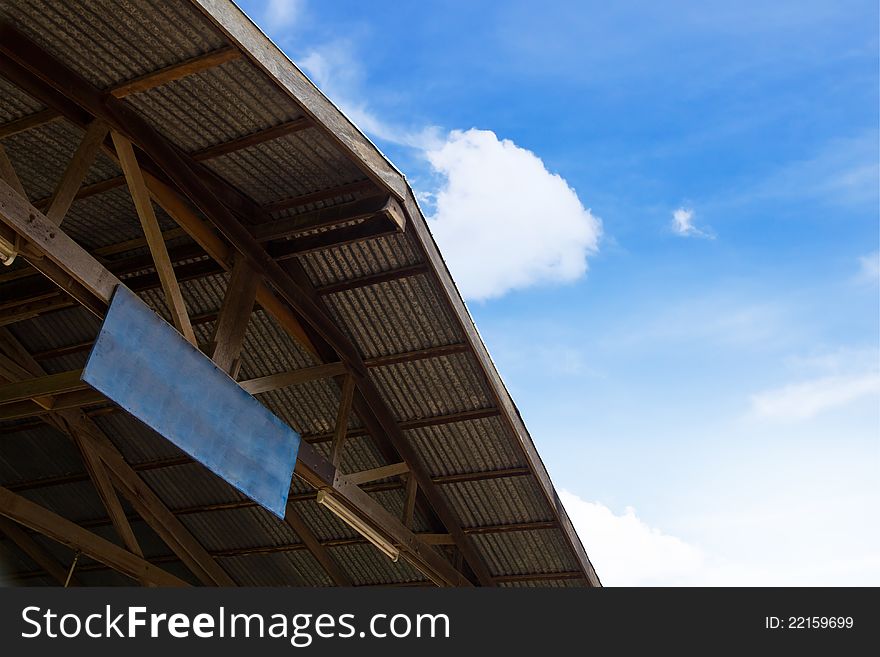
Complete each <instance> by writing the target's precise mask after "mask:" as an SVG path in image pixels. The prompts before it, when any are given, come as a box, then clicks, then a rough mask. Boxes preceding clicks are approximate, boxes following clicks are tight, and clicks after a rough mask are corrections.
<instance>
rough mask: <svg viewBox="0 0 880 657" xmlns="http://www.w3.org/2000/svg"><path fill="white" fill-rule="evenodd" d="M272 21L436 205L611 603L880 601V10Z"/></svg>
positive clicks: (295, 16)
mask: <svg viewBox="0 0 880 657" xmlns="http://www.w3.org/2000/svg"><path fill="white" fill-rule="evenodd" d="M242 7H243V8H244V9H245V11H246V12H247V13H248V14H249V15H250V16H251V17H252V18H253V19H254V20H255V21H256V22H257V23H258V24H259V25H260V26H261V27H262V28H263V29H264V30H265V31H266V32H267V34H268V35H269V36H270V37H271V38H272V39H273V40H274V41H275V42H276V43H278V44H279V46H280V47H281V48H282V49H283V50H284V51H285V52H286V53H287V54H288V55H289V56H290V57H291V58H292V59H293V60H294V61H295V62H296V63H297V64H298V65H300V66H301V67H302V68H303V69H304V70H305V71H306V73H307V74H309V76H310V77H311V78H312V79H313V80H314V81H315V82H316V83H317V84H318V85H319V87H321V88H322V90H324V91H325V93H327V95H328V96H329V97H330V98H331V99H332V100H333V101H334V102H336V103H337V104H338V105H339V106H340V107H341V108H342V109H343V110H344V111H345V112H346V113H347V114H348V115H349V116H350V117H351V118H352V119H353V120H354V121H355V123H356V124H357V125H358V126H359V127H361V128H362V129H363V130H364V131H365V132H366V133H367V134H368V135H369V136H370V137H371V138H372V139H373V140H374V141H375V143H376V144H377V145H378V146H379V147H380V148H381V149H382V150H383V152H385V153H386V154H387V155H388V156H389V158H390V159H391V160H392V161H393V162H394V163H395V164H396V165H397V166H398V167H399V168H400V169H401V170H402V171H403V172H404V173H405V174H406V175H407V177H408V178H409V180H410V181H411V183H412V185H413V187H414V188H415V189H416V191H417V193H418V195H419V197H420V200H421V202H422V205H423V209H424V210H425V213H426V215H427V216H428V217H429V223H430V225H431V227H432V231H433V232H434V234H435V236H436V238H437V240H438V243H439V244H440V247H441V251H442V252H443V253H444V256H445V257H446V258H447V261H448V263H449V265H450V268H451V269H452V272H453V276H454V277H455V279H456V281H457V283H458V284H459V286H460V289H461V290H462V292H463V293H464V294H465V296H466V298H467V300H468V306H469V308H470V310H471V312H472V314H473V316H474V318H475V320H476V322H477V326H478V327H479V329H480V332H481V333H482V335H483V337H484V339H485V341H486V342H487V344H488V346H489V349H490V352H491V353H492V355H493V357H494V358H495V360H496V363H497V365H498V367H499V370H500V371H501V373H502V376H503V377H504V379H505V381H506V382H507V384H508V387H509V388H510V389H511V392H512V393H513V396H514V399H515V401H516V402H517V404H518V406H519V408H520V410H521V412H522V414H523V416H524V418H525V420H526V423H527V425H528V426H529V428H530V431H531V433H532V436H533V438H534V440H535V442H536V444H537V446H538V449H539V452H540V453H541V454H542V456H543V458H544V460H545V463H546V464H547V466H548V469H549V470H550V473H551V476H552V477H553V480H554V482H555V483H556V486H557V488H559V489H560V490H563V491H565V494H564V498H565V501H566V504H567V507H568V510H569V513H570V514H571V516H572V518H573V520H574V522H575V524H576V526H577V527H578V530H579V533H580V534H581V537H582V539H583V541H584V544H585V546H586V547H587V550H588V552H589V553H590V554H591V556H592V558H593V560H594V563H595V565H596V567H597V570H598V572H599V575H600V577H602V578H603V580H604V581H605V583H606V584H715V583H718V584H765V583H766V584H803V585H808V584H874V585H878V584H880V523H878V505H880V483H878V482H880V404H878V401H880V368H878V361H880V356H878V337H880V320H878V317H880V303H878V278H880V274H878V225H880V221H878V205H880V199H878V134H880V133H878V129H880V127H878V52H880V50H878V48H880V45H878V10H877V4H876V2H839V1H838V2H775V3H765V2H754V3H748V2H744V3H729V2H699V3H697V2H690V3H678V2H665V3H647V2H645V3H630V2H619V3H586V2H563V1H556V0H545V1H544V2H540V3H537V2H506V3H498V2H473V1H472V2H418V3H415V2H413V3H399V2H378V1H375V2H369V3H365V2H348V1H322V2H317V0H299V1H296V2H282V1H274V2H268V3H267V2H262V1H261V2H243V3H242ZM475 254H477V255H475Z"/></svg>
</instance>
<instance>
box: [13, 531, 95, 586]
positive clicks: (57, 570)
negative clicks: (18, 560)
mask: <svg viewBox="0 0 880 657" xmlns="http://www.w3.org/2000/svg"><path fill="white" fill-rule="evenodd" d="M0 532H2V533H3V534H5V535H6V537H7V538H8V539H9V540H10V541H12V542H13V543H15V544H16V545H17V546H18V547H19V549H20V550H21V551H22V552H24V553H25V554H26V555H27V556H29V557H30V558H31V560H32V561H33V562H34V563H36V564H37V565H38V566H39V567H40V568H42V569H43V570H45V571H46V572H47V573H48V574H49V575H50V576H51V577H52V579H54V580H55V581H56V582H58V583H59V584H61V586H64V584H65V583H67V584H68V585H69V586H70V585H73V586H79V581H78V580H77V578H76V577H75V576H74V577H71V578H70V581H69V582H68V581H67V569H66V568H65V567H64V566H62V565H61V564H60V563H58V561H57V560H56V559H55V557H53V556H52V555H51V554H49V553H48V552H47V551H46V550H45V549H44V548H43V546H42V545H40V544H39V543H37V542H36V541H35V540H34V539H33V538H32V537H31V535H30V534H28V533H27V532H26V531H25V530H24V529H22V528H21V527H20V526H19V525H18V524H17V523H14V522H12V521H11V520H10V519H9V518H6V517H5V516H0Z"/></svg>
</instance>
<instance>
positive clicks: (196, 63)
mask: <svg viewBox="0 0 880 657" xmlns="http://www.w3.org/2000/svg"><path fill="white" fill-rule="evenodd" d="M240 56H241V52H240V51H239V50H238V48H232V47H225V48H219V49H218V50H214V51H212V52H208V53H205V54H204V55H197V56H196V57H192V58H191V59H187V60H185V61H182V62H178V63H176V64H171V65H170V66H166V67H165V68H161V69H159V70H158V71H152V72H150V73H146V74H144V75H141V76H140V77H137V78H134V79H133V80H128V81H127V82H122V83H120V84H117V85H115V86H113V87H112V89H111V93H112V94H113V95H114V96H115V97H116V98H124V97H125V96H129V95H131V94H136V93H141V92H143V91H148V90H149V89H153V88H155V87H159V86H161V85H163V84H168V83H169V82H173V81H175V80H180V79H181V78H185V77H187V76H190V75H194V74H196V73H201V72H202V71H206V70H208V69H210V68H215V67H217V66H220V65H221V64H225V63H226V62H231V61H233V60H235V59H238V58H239V57H240Z"/></svg>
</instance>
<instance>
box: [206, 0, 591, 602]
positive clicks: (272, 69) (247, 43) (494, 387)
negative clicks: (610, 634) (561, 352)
mask: <svg viewBox="0 0 880 657" xmlns="http://www.w3.org/2000/svg"><path fill="white" fill-rule="evenodd" d="M190 1H191V2H192V3H193V4H194V5H195V6H197V7H199V8H200V9H201V11H202V12H203V13H204V14H205V15H206V16H207V17H208V18H209V19H211V20H212V21H214V23H215V24H216V25H217V26H218V27H220V28H221V29H222V30H223V31H224V33H225V34H226V35H227V37H228V38H229V39H230V40H231V41H232V42H233V43H235V44H237V45H238V46H239V47H241V48H242V49H243V51H244V52H245V54H246V56H247V57H248V58H250V59H251V61H253V62H254V63H255V64H256V65H257V66H259V67H260V68H262V69H263V70H264V71H265V72H266V74H267V75H268V76H269V77H270V78H271V79H273V80H274V81H275V82H276V84H277V85H278V87H279V88H280V89H282V90H283V91H285V92H286V93H287V94H288V95H289V96H290V97H291V98H292V99H293V100H295V101H296V102H297V103H298V104H299V105H300V106H302V107H303V108H304V109H305V111H306V112H307V113H308V114H309V116H311V117H312V118H313V120H314V121H315V124H316V128H317V129H319V130H323V131H324V133H325V134H326V136H327V137H328V138H330V139H331V140H333V141H334V142H335V143H337V144H338V145H339V146H340V147H342V148H343V149H344V151H345V152H346V153H348V154H349V155H350V157H351V159H352V160H353V161H354V162H355V163H356V164H357V165H358V166H360V167H361V168H362V170H364V172H365V174H366V175H368V176H369V177H370V178H371V179H372V180H374V181H376V182H377V183H378V186H379V187H381V188H387V189H389V190H390V191H392V192H393V193H394V194H395V195H396V196H397V197H398V199H401V200H402V201H403V204H404V209H405V212H406V215H407V216H408V218H409V226H411V227H412V234H414V236H415V240H416V242H417V243H418V245H419V247H420V249H421V250H422V251H423V253H424V254H425V255H426V257H427V258H428V260H429V262H430V264H431V268H432V269H433V270H434V271H435V272H436V276H437V279H438V282H439V284H440V288H441V293H442V295H443V298H444V302H445V305H446V306H447V307H448V308H450V309H451V311H452V312H451V314H452V316H453V317H454V318H455V321H456V322H457V323H458V324H459V325H460V326H461V328H462V330H463V331H464V334H465V335H466V336H467V342H468V343H469V344H470V345H471V346H472V348H473V350H474V353H475V356H476V358H477V360H478V363H479V365H480V368H481V369H482V370H483V372H484V373H485V375H486V377H487V379H488V382H489V386H490V389H491V392H492V395H493V397H494V400H493V403H496V404H497V406H498V407H499V408H501V409H503V415H504V422H505V425H506V426H507V427H508V428H509V429H510V430H511V432H512V434H513V435H514V436H515V438H516V440H517V442H518V444H519V445H520V447H521V449H522V453H523V455H524V457H525V458H526V459H527V462H528V463H529V464H530V467H532V468H533V469H534V471H535V474H536V476H537V477H538V481H539V483H540V487H541V490H542V492H543V494H544V496H545V498H546V500H547V502H548V504H550V506H551V507H552V508H553V509H554V513H555V515H556V517H557V518H558V520H559V523H560V527H561V529H562V532H563V534H564V535H565V537H566V540H567V542H568V543H569V545H570V546H571V548H572V550H573V552H574V554H575V555H576V557H577V559H578V562H579V565H580V566H581V567H582V568H583V570H584V575H585V577H586V578H587V580H588V581H589V583H590V584H591V585H593V586H601V584H600V582H599V579H598V577H597V576H596V573H595V571H594V569H593V567H592V565H591V564H590V560H589V558H588V556H587V554H586V551H585V550H584V548H583V545H582V544H581V542H580V539H579V538H578V536H577V533H576V532H575V530H574V527H573V525H572V524H571V521H570V519H569V518H568V516H567V514H566V513H565V509H564V507H563V505H562V504H561V502H560V501H559V499H558V496H557V495H556V492H555V489H554V488H553V485H552V482H551V481H550V477H549V474H548V473H547V470H546V468H545V467H544V465H543V463H542V461H541V459H540V457H539V456H538V454H537V450H536V449H535V447H534V444H533V442H532V440H531V437H530V436H529V434H528V430H527V429H526V427H525V425H524V423H523V421H522V419H521V417H520V416H519V414H518V413H517V411H516V407H515V405H514V403H513V401H512V399H511V398H510V395H509V393H508V392H507V390H506V388H505V387H504V384H503V382H502V381H501V377H500V376H499V374H498V371H497V369H496V368H495V365H494V364H493V363H492V360H491V358H490V357H489V354H488V351H487V350H486V347H485V345H484V344H483V342H482V339H481V338H480V336H479V334H478V333H477V331H476V328H475V326H474V324H473V320H472V319H471V317H470V314H469V313H468V311H467V308H466V307H465V305H464V302H463V300H462V298H461V295H460V294H459V292H458V290H457V288H456V287H455V284H454V283H453V281H452V278H451V276H450V274H449V271H448V269H447V268H446V264H445V263H444V261H443V258H442V257H441V255H440V252H439V250H438V249H437V245H436V243H435V242H434V239H433V237H432V236H431V234H430V231H429V230H428V226H427V223H426V221H425V219H424V217H423V216H422V214H421V211H420V210H419V208H418V204H417V203H416V200H415V196H414V195H413V193H412V190H411V189H410V187H409V185H408V184H407V182H406V180H405V178H404V177H403V176H402V175H401V174H400V173H399V172H398V171H397V170H396V169H394V167H393V166H392V165H391V164H390V163H389V162H388V160H387V159H386V158H385V157H384V156H383V155H382V153H381V152H380V151H379V150H378V149H377V148H376V146H375V145H374V144H373V143H372V142H370V141H369V139H367V138H366V137H365V136H364V135H363V134H362V133H361V132H360V131H359V130H358V129H357V128H356V127H355V126H354V125H353V124H352V123H351V122H350V121H349V120H348V119H347V118H346V117H345V116H344V115H343V114H342V113H341V112H340V111H339V110H338V109H337V108H336V107H335V106H334V105H333V104H332V103H331V102H330V101H329V100H328V99H327V98H326V96H324V95H323V94H321V93H320V92H319V91H318V90H317V89H316V88H315V87H314V85H312V84H311V82H310V81H309V80H308V79H307V78H306V77H305V76H304V75H303V74H302V73H301V72H300V71H299V70H298V69H297V68H296V67H294V66H291V65H290V62H289V60H288V59H287V57H286V56H285V55H284V53H283V52H282V51H281V50H280V49H279V48H278V47H277V46H276V45H275V44H273V43H272V42H271V41H270V40H269V39H268V38H267V37H266V36H265V35H264V34H262V33H261V32H260V30H259V29H258V28H257V27H256V26H254V25H253V24H252V23H251V22H250V21H248V20H247V19H246V17H243V16H242V14H241V12H240V10H238V9H237V8H235V7H232V6H230V5H228V4H227V3H226V2H225V0H190ZM409 226H408V228H409Z"/></svg>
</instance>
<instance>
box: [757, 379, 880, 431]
mask: <svg viewBox="0 0 880 657" xmlns="http://www.w3.org/2000/svg"><path fill="white" fill-rule="evenodd" d="M878 394H880V375H878V374H877V373H876V372H866V373H861V374H842V375H833V376H825V377H821V378H817V379H812V380H808V381H802V382H799V383H793V384H790V385H786V386H783V387H781V388H775V389H772V390H767V391H764V392H761V393H759V394H757V395H752V398H751V401H752V411H753V413H754V414H755V415H757V416H758V417H763V418H768V419H776V420H806V419H809V418H811V417H814V416H816V415H818V414H819V413H822V412H824V411H827V410H830V409H833V408H837V407H840V406H844V405H846V404H849V403H851V402H854V401H856V400H858V399H861V398H863V397H866V396H868V395H875V396H876V395H878Z"/></svg>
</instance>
